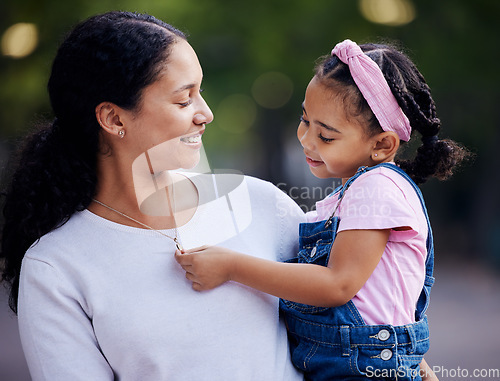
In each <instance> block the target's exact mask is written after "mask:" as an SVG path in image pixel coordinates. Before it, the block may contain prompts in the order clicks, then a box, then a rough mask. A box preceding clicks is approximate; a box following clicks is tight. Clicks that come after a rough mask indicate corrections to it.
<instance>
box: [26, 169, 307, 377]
mask: <svg viewBox="0 0 500 381" xmlns="http://www.w3.org/2000/svg"><path fill="white" fill-rule="evenodd" d="M213 179H214V177H213V176H211V175H206V176H198V177H196V178H193V182H195V185H196V186H197V188H198V192H199V194H200V204H201V205H200V206H199V207H198V209H197V211H196V213H195V215H194V216H193V218H192V219H191V220H190V221H189V222H188V223H187V224H186V225H184V226H182V227H180V229H179V234H180V238H181V241H182V244H183V245H184V247H185V248H191V247H197V246H200V245H203V244H217V245H221V246H224V247H228V248H231V249H233V250H237V251H240V252H243V253H247V254H250V255H254V256H258V257H262V258H267V259H273V260H283V259H286V258H288V257H290V256H292V255H293V254H294V253H295V251H296V246H297V242H298V239H297V237H298V224H299V222H302V221H303V213H302V211H301V210H300V208H299V207H298V206H297V205H296V204H295V203H294V202H293V201H292V200H291V199H290V198H288V197H287V196H286V195H285V194H284V193H283V192H282V191H280V190H279V189H278V188H276V187H275V186H273V185H272V184H270V183H268V182H265V181H262V180H258V179H255V178H251V177H245V180H244V181H243V182H242V183H241V184H240V185H238V186H237V188H236V189H234V190H232V191H230V192H229V195H228V196H224V195H222V196H221V197H219V196H220V195H215V197H213V195H214V189H217V187H214V184H213ZM165 233H167V234H170V235H173V231H169V230H166V231H165ZM173 252H174V245H173V242H172V241H171V240H169V239H168V238H166V237H164V236H161V235H159V234H158V233H157V232H154V231H150V230H146V229H138V228H133V227H129V226H124V225H120V224H116V223H114V222H111V221H109V220H106V219H103V218H101V217H99V216H97V215H95V214H93V213H91V212H90V211H88V210H85V211H83V212H79V213H75V214H74V215H73V216H72V217H71V218H70V220H69V221H68V222H67V223H66V224H65V225H63V226H62V227H60V228H58V229H56V230H54V231H52V232H51V233H49V234H47V235H45V236H44V237H42V238H41V239H40V241H39V242H37V243H36V244H34V245H33V246H32V247H31V248H30V249H29V250H28V252H27V253H26V256H25V258H24V260H23V265H22V271H21V282H20V293H19V327H20V334H21V340H22V345H23V349H24V352H25V355H26V358H27V361H28V366H29V369H30V372H31V375H32V377H33V380H34V381H41V380H46V381H78V380H82V381H108V380H121V381H132V380H133V381H162V380H186V381H193V380H197V381H202V380H207V381H224V380H227V381H238V380H240V381H248V380H256V381H266V380H269V381H278V380H283V381H284V380H286V381H293V380H300V379H302V376H301V375H300V374H299V373H298V372H297V371H296V370H295V369H294V368H293V366H292V364H291V362H290V358H289V352H288V345H287V337H286V331H285V327H284V326H283V324H282V322H281V321H280V320H279V317H278V299H277V298H275V297H273V296H269V295H266V294H263V293H261V292H258V291H255V290H253V289H250V288H248V287H245V286H242V285H239V284H236V283H232V282H230V283H226V284H224V285H222V286H221V287H219V288H217V289H214V290H211V291H206V292H201V293H198V292H195V291H193V290H192V289H191V284H190V282H188V281H187V280H186V279H185V273H184V271H183V270H182V268H181V267H180V266H179V265H178V264H177V263H176V262H175V260H174V257H173Z"/></svg>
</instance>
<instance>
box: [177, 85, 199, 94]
mask: <svg viewBox="0 0 500 381" xmlns="http://www.w3.org/2000/svg"><path fill="white" fill-rule="evenodd" d="M195 86H196V84H195V83H190V84H188V85H184V86H181V87H179V88H178V89H177V90H175V91H174V94H177V93H182V92H183V91H186V90H191V89H192V88H193V87H195Z"/></svg>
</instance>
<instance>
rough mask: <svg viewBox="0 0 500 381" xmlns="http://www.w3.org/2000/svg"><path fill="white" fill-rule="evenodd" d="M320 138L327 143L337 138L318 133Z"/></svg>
mask: <svg viewBox="0 0 500 381" xmlns="http://www.w3.org/2000/svg"><path fill="white" fill-rule="evenodd" d="M318 138H320V139H321V140H323V141H324V142H325V143H330V142H333V141H334V140H335V139H330V138H325V137H324V136H323V135H321V134H319V135H318Z"/></svg>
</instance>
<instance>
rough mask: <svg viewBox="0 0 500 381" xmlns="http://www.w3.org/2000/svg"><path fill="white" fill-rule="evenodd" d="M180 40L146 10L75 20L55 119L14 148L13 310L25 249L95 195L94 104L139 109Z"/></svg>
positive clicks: (9, 274) (9, 233) (9, 213)
mask: <svg viewBox="0 0 500 381" xmlns="http://www.w3.org/2000/svg"><path fill="white" fill-rule="evenodd" d="M178 39H186V36H185V35H184V34H183V33H182V32H180V31H179V30H177V29H175V28H174V27H172V26H170V25H168V24H166V23H164V22H163V21H160V20H158V19H156V18H154V17H152V16H150V15H146V14H137V13H130V12H109V13H105V14H102V15H97V16H93V17H91V18H89V19H87V20H86V21H83V22H82V23H80V24H78V25H77V26H76V27H75V28H74V29H73V30H72V31H71V32H70V34H69V35H68V36H67V37H66V39H65V40H64V41H63V43H62V44H61V46H60V47H59V49H58V51H57V54H56V57H55V59H54V62H53V65H52V71H51V75H50V79H49V82H48V91H49V96H50V101H51V105H52V109H53V111H54V115H55V120H54V121H53V123H51V124H50V125H47V126H42V127H41V128H39V129H38V131H37V132H35V133H33V134H32V135H31V136H29V137H28V138H27V139H26V141H25V143H24V144H23V146H22V147H21V150H20V151H19V152H18V155H17V157H18V159H17V161H18V164H17V168H16V169H15V171H14V173H13V176H12V181H11V183H10V186H9V188H8V189H7V192H6V198H5V204H4V209H3V215H4V227H3V231H2V239H1V254H0V255H1V257H4V261H5V266H4V269H3V273H2V281H5V282H6V283H7V284H8V285H9V287H10V299H9V305H10V307H11V309H12V310H13V311H14V312H15V313H17V300H18V290H19V276H20V271H21V262H22V259H23V257H24V255H25V253H26V250H28V248H29V247H30V246H31V245H32V244H33V243H34V242H36V241H37V240H38V239H39V238H40V237H42V236H43V235H44V234H47V233H49V232H50V231H52V230H54V229H56V228H57V227H59V226H61V225H62V224H64V223H65V222H66V221H67V220H68V219H69V218H70V217H71V215H72V214H73V213H75V212H76V211H81V210H83V209H85V208H86V207H87V206H88V205H89V204H90V202H91V200H92V197H93V196H94V194H95V191H96V186H97V174H96V166H97V155H98V153H99V152H100V150H101V148H102V147H100V141H99V136H100V130H101V129H100V126H99V124H98V122H97V120H96V116H95V108H96V106H97V105H99V104H100V103H102V102H112V103H114V104H116V105H118V106H120V107H122V108H125V109H128V110H134V109H136V108H139V107H140V99H141V95H142V91H143V89H144V88H145V87H146V86H148V85H150V84H151V83H153V82H154V81H155V80H156V79H157V77H158V75H159V73H160V72H161V71H162V70H163V69H165V64H166V62H167V60H168V57H169V54H170V51H171V48H172V45H173V44H174V43H175V42H176V41H177V40H178Z"/></svg>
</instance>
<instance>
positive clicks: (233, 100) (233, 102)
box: [214, 94, 257, 134]
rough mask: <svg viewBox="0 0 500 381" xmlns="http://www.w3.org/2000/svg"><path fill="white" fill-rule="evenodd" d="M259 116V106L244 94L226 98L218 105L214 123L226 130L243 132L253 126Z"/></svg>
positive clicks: (236, 132)
mask: <svg viewBox="0 0 500 381" xmlns="http://www.w3.org/2000/svg"><path fill="white" fill-rule="evenodd" d="M256 118H257V106H256V105H255V102H254V101H253V99H252V98H250V97H249V96H248V95H244V94H233V95H230V96H228V97H227V98H224V99H223V100H222V102H220V103H219V105H218V106H217V110H216V112H215V119H214V123H215V124H216V125H217V126H219V127H220V128H221V129H223V130H224V131H228V132H232V133H235V134H238V133H243V132H245V131H247V130H248V129H249V128H250V127H252V125H253V123H254V122H255V119H256Z"/></svg>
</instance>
